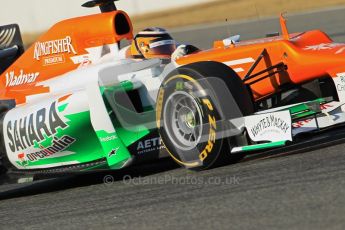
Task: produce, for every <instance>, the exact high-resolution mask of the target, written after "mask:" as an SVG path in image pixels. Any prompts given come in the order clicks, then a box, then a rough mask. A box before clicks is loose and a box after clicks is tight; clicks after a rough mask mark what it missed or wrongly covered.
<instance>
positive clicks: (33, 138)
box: [6, 102, 67, 152]
mask: <svg viewBox="0 0 345 230" xmlns="http://www.w3.org/2000/svg"><path fill="white" fill-rule="evenodd" d="M66 127H67V124H66V123H65V122H64V121H63V120H62V119H61V118H60V117H59V115H58V113H57V111H56V102H53V103H52V104H51V106H50V107H49V109H48V108H42V109H40V110H38V111H37V112H35V113H32V114H30V115H28V116H25V117H23V118H20V119H18V120H11V121H9V122H8V123H7V125H6V130H7V132H6V133H7V137H8V147H9V148H10V149H11V151H12V152H18V151H22V150H24V149H26V148H29V147H31V146H33V145H34V144H35V143H40V142H42V141H43V140H45V139H46V138H47V137H51V136H53V135H55V134H56V133H57V130H58V129H59V128H61V129H65V128H66Z"/></svg>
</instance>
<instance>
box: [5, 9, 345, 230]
mask: <svg viewBox="0 0 345 230" xmlns="http://www.w3.org/2000/svg"><path fill="white" fill-rule="evenodd" d="M344 19H345V9H340V10H329V11H324V12H318V13H312V14H305V15H295V16H290V18H289V28H290V31H291V32H297V31H303V30H308V29H316V28H321V29H322V30H324V31H326V32H328V33H329V34H330V35H331V37H332V38H334V39H335V40H336V41H345V33H344V31H345V27H344V24H343V23H344ZM190 29H191V28H189V30H190ZM230 29H231V33H232V34H237V33H239V34H242V35H243V37H242V38H245V39H249V38H254V37H259V36H263V35H264V34H265V33H266V32H267V33H269V32H274V31H278V30H279V24H278V22H277V19H274V20H272V19H263V20H260V21H258V22H246V23H240V24H232V25H230ZM227 30H228V26H222V25H219V26H216V25H212V26H207V29H199V28H194V30H192V31H183V32H182V33H181V32H179V33H178V32H175V33H174V34H175V37H177V38H178V39H180V40H187V41H188V42H191V43H193V44H197V45H199V46H200V47H203V48H207V47H209V46H210V44H211V43H212V42H211V41H212V40H213V39H216V38H219V37H224V36H226V35H227ZM344 143H345V130H344V129H337V130H334V131H331V132H325V133H322V134H319V135H317V136H315V137H309V138H308V139H307V141H306V142H303V143H301V144H299V145H298V146H294V147H289V148H285V149H282V150H280V151H271V152H266V153H263V154H259V155H255V156H251V157H249V158H248V159H246V160H245V161H244V162H241V163H239V164H236V165H230V166H225V167H221V168H217V169H213V170H208V171H203V172H198V173H195V172H189V171H186V170H183V169H180V168H178V167H177V166H176V165H175V164H174V163H173V162H171V161H170V160H164V161H163V162H160V163H159V164H151V165H147V166H143V167H140V168H133V169H127V170H123V171H118V172H105V173H94V174H89V175H82V176H80V175H79V176H69V177H64V178H59V179H52V180H44V181H37V182H33V183H28V184H19V185H18V184H5V185H2V186H0V199H1V201H0V221H1V225H0V229H23V228H26V229H80V228H86V229H91V228H104V229H344V228H345V144H344ZM123 178H125V179H126V180H125V181H124V180H123ZM129 178H132V179H131V180H129ZM104 181H106V182H108V183H104Z"/></svg>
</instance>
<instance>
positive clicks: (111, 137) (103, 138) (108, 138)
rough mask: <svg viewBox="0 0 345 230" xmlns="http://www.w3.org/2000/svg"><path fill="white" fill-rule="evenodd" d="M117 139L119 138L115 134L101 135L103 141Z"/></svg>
mask: <svg viewBox="0 0 345 230" xmlns="http://www.w3.org/2000/svg"><path fill="white" fill-rule="evenodd" d="M116 139H117V137H116V136H115V135H111V136H107V137H101V141H102V142H109V141H113V140H116Z"/></svg>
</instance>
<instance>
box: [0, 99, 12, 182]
mask: <svg viewBox="0 0 345 230" xmlns="http://www.w3.org/2000/svg"><path fill="white" fill-rule="evenodd" d="M8 110H9V107H8V106H7V105H0V130H1V131H0V176H1V175H3V174H6V172H7V171H8V168H9V167H10V163H9V160H8V158H7V155H6V147H5V139H4V135H3V133H2V130H3V125H4V124H3V121H4V117H5V115H6V113H7V112H8Z"/></svg>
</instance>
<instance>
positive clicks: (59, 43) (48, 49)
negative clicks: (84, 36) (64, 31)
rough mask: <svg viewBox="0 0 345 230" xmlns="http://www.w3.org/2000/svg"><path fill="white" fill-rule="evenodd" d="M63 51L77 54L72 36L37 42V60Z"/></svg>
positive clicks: (35, 55) (35, 54) (35, 52)
mask: <svg viewBox="0 0 345 230" xmlns="http://www.w3.org/2000/svg"><path fill="white" fill-rule="evenodd" d="M61 53H73V54H77V52H76V51H75V49H74V47H73V44H72V38H71V37H70V36H67V37H65V38H63V39H58V40H54V41H46V42H36V43H35V51H34V58H35V59H36V60H37V61H39V60H40V59H41V57H43V56H48V55H53V54H61Z"/></svg>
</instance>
